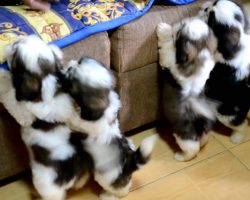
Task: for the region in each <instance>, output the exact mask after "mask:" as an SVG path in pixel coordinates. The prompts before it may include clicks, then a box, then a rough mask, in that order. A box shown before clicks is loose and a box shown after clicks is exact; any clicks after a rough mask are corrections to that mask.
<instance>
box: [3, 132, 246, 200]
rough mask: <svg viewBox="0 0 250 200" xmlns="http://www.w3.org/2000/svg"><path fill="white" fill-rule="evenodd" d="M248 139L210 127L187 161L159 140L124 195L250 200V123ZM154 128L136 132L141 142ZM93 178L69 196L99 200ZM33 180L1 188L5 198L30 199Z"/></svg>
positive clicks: (132, 198)
mask: <svg viewBox="0 0 250 200" xmlns="http://www.w3.org/2000/svg"><path fill="white" fill-rule="evenodd" d="M247 133H248V136H247V137H246V140H245V141H244V142H243V143H242V144H239V145H233V144H231V142H230V140H229V137H228V136H225V135H220V134H218V133H215V132H212V134H211V137H210V139H209V142H208V144H207V145H206V146H205V147H204V148H203V149H202V150H201V152H200V154H199V155H198V156H197V158H195V159H193V160H191V161H189V162H177V161H175V160H173V150H172V148H170V146H172V145H169V144H166V143H165V142H164V141H163V140H160V141H158V143H157V145H156V148H155V150H154V152H153V156H152V160H151V161H150V163H148V165H146V166H145V167H144V168H142V169H141V170H140V171H138V172H136V173H135V174H134V176H133V186H132V188H131V192H130V193H129V195H128V196H127V197H126V198H123V200H231V199H232V200H249V199H250V155H249V153H250V127H249V129H248V131H247ZM152 134H156V129H150V130H147V131H144V132H141V133H139V134H137V135H135V136H133V137H132V139H133V140H134V142H135V143H136V144H137V145H138V144H139V142H140V141H141V139H142V138H144V137H146V136H148V135H152ZM170 144H171V142H170ZM98 191H100V189H99V188H98V186H97V185H96V184H95V183H90V184H88V185H87V186H86V187H85V188H83V189H82V190H80V191H71V192H70V193H69V195H68V196H69V197H68V200H97V199H98V196H97V193H98ZM30 193H31V184H30V183H29V181H26V180H19V181H16V182H14V183H11V184H9V185H6V186H4V187H2V188H0V199H1V200H17V199H18V200H31V195H30Z"/></svg>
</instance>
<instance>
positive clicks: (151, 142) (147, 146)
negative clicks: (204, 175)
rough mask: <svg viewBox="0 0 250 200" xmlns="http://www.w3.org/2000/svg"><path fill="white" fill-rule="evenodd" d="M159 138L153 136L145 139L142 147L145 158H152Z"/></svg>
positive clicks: (141, 150)
mask: <svg viewBox="0 0 250 200" xmlns="http://www.w3.org/2000/svg"><path fill="white" fill-rule="evenodd" d="M158 138H159V137H158V135H152V136H150V137H147V138H145V139H143V141H142V142H141V145H140V152H141V154H142V155H143V157H144V158H147V157H149V156H150V154H151V153H152V151H153V148H154V146H155V143H156V141H157V140H158Z"/></svg>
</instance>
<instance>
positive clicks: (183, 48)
mask: <svg viewBox="0 0 250 200" xmlns="http://www.w3.org/2000/svg"><path fill="white" fill-rule="evenodd" d="M164 27H166V28H165V29H164ZM166 31H169V25H166V24H159V25H158V29H157V35H158V38H159V39H161V41H162V42H164V37H165V32H166ZM175 34H176V35H174V38H175V43H174V47H175V48H174V54H175V63H174V64H172V65H169V66H164V67H165V70H163V71H162V78H163V91H162V108H163V112H164V116H165V119H166V120H167V122H169V123H170V125H171V127H172V129H173V132H174V136H175V138H176V142H177V144H178V145H179V147H180V148H181V150H182V152H177V153H176V154H175V156H174V158H175V159H176V160H178V161H187V160H190V159H192V158H194V157H195V156H196V155H197V154H198V152H199V150H200V148H201V147H202V146H204V145H205V144H206V142H207V140H208V131H209V130H210V129H211V127H212V125H213V123H214V121H215V116H214V113H213V107H214V105H213V103H212V102H210V101H209V100H208V99H206V98H205V96H204V95H203V92H204V87H205V83H206V81H207V79H208V78H209V74H210V72H211V71H212V70H213V68H214V64H215V62H214V59H213V55H214V53H215V50H216V44H217V42H216V39H215V37H214V35H213V33H212V31H211V30H210V29H209V27H208V26H207V24H206V23H205V22H203V21H202V20H200V19H198V18H194V19H188V20H186V21H184V22H183V23H182V24H181V25H180V26H179V30H178V32H177V33H175ZM159 46H160V47H161V48H160V50H159V57H160V60H162V59H163V58H164V57H167V56H168V55H167V54H166V53H167V51H161V49H162V48H164V43H163V44H162V45H159Z"/></svg>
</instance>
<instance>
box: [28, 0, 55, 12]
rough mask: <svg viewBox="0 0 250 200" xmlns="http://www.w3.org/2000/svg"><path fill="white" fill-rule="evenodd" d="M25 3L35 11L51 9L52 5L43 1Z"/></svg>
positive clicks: (35, 0)
mask: <svg viewBox="0 0 250 200" xmlns="http://www.w3.org/2000/svg"><path fill="white" fill-rule="evenodd" d="M24 3H25V4H26V5H28V6H30V7H31V8H32V9H35V10H48V9H50V3H48V2H45V1H41V0H24Z"/></svg>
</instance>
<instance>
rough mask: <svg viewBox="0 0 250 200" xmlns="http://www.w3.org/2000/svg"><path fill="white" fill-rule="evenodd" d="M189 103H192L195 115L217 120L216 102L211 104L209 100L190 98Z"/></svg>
mask: <svg viewBox="0 0 250 200" xmlns="http://www.w3.org/2000/svg"><path fill="white" fill-rule="evenodd" d="M188 101H189V102H190V104H191V107H192V110H193V111H194V112H195V113H197V114H199V115H202V116H204V117H206V118H208V119H210V120H215V119H216V115H215V112H216V111H215V110H216V107H217V105H216V103H215V102H210V101H208V100H207V99H202V98H193V97H190V98H188Z"/></svg>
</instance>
